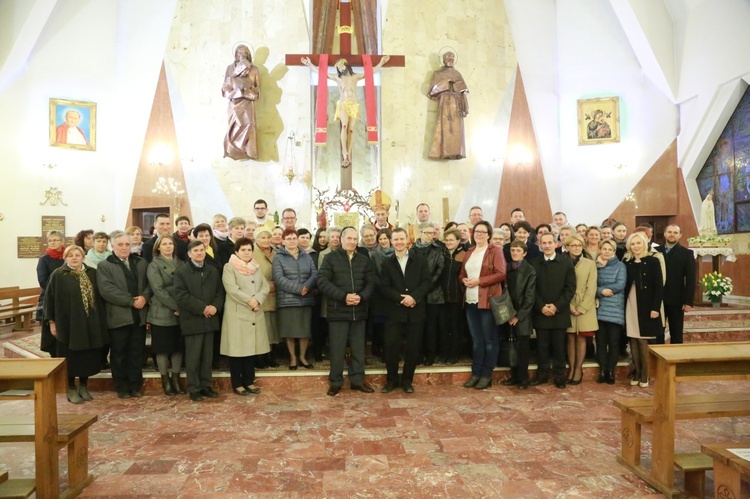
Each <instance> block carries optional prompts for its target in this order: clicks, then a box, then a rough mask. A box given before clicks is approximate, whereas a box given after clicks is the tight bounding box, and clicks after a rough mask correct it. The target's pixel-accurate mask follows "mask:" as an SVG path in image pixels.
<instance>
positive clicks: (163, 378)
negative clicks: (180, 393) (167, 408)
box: [161, 374, 177, 397]
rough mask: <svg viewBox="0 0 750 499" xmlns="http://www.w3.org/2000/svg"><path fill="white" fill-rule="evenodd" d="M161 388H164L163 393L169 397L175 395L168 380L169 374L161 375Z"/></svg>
mask: <svg viewBox="0 0 750 499" xmlns="http://www.w3.org/2000/svg"><path fill="white" fill-rule="evenodd" d="M161 388H162V390H164V395H169V396H170V397H173V396H175V395H177V392H175V391H174V388H172V384H171V383H170V382H169V375H167V374H162V375H161Z"/></svg>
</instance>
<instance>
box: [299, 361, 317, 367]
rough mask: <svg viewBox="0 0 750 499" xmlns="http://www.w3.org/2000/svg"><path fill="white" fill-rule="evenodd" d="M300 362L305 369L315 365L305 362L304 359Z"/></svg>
mask: <svg viewBox="0 0 750 499" xmlns="http://www.w3.org/2000/svg"><path fill="white" fill-rule="evenodd" d="M300 364H302V367H304V368H305V369H312V368H314V367H315V366H314V365H312V364H304V363H303V362H302V361H300Z"/></svg>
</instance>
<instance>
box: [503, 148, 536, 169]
mask: <svg viewBox="0 0 750 499" xmlns="http://www.w3.org/2000/svg"><path fill="white" fill-rule="evenodd" d="M508 159H509V160H510V162H511V164H514V165H518V166H531V162H532V161H533V159H534V157H533V155H532V154H531V151H529V149H528V148H526V147H524V146H513V147H511V148H510V151H509V154H508Z"/></svg>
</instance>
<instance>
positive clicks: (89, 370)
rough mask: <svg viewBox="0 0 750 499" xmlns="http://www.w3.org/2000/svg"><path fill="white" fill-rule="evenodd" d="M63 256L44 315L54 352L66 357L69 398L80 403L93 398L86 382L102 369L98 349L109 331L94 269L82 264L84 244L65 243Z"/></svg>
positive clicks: (106, 342) (51, 284)
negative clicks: (53, 338) (72, 244)
mask: <svg viewBox="0 0 750 499" xmlns="http://www.w3.org/2000/svg"><path fill="white" fill-rule="evenodd" d="M63 256H64V259H65V263H64V264H63V265H62V266H61V267H60V268H59V269H57V270H55V271H54V272H53V273H52V276H51V277H50V279H49V284H48V285H47V292H46V297H45V301H44V317H45V320H46V321H47V322H48V324H49V327H50V330H51V334H52V335H53V336H54V337H55V338H56V339H57V341H56V342H55V345H56V348H57V351H56V353H55V356H56V357H64V358H65V359H67V366H68V392H67V396H68V401H69V402H71V403H73V404H82V403H83V402H84V401H89V400H93V397H92V396H91V394H90V393H89V391H88V388H87V384H88V383H87V382H88V378H89V376H93V375H94V374H97V373H99V371H101V369H102V355H101V350H102V346H104V345H106V344H108V343H109V333H108V330H107V319H106V314H105V313H104V301H103V300H102V297H101V295H100V294H99V291H98V289H97V284H96V270H94V269H92V268H91V267H87V266H86V265H84V264H83V259H84V252H83V248H81V247H80V246H68V248H67V249H66V250H65V252H64V253H63ZM76 378H79V380H80V386H78V387H76V382H75V379H76Z"/></svg>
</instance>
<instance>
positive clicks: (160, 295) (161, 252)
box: [146, 235, 185, 396]
mask: <svg viewBox="0 0 750 499" xmlns="http://www.w3.org/2000/svg"><path fill="white" fill-rule="evenodd" d="M181 263H182V262H181V261H180V260H178V259H177V258H176V256H175V247H174V240H173V239H172V236H169V235H167V236H159V237H158V239H157V240H156V242H155V243H154V259H153V260H151V263H149V264H148V270H147V272H146V275H147V276H148V283H149V285H150V286H151V291H153V293H154V295H153V296H152V297H151V302H150V303H149V307H148V318H147V322H148V323H149V324H150V326H151V350H152V351H153V352H154V353H155V354H156V364H157V365H158V366H159V374H160V375H161V387H162V389H163V390H164V395H169V396H173V395H177V394H178V393H185V391H184V390H182V388H181V387H180V368H181V367H182V352H183V350H184V346H183V344H182V333H181V332H180V326H179V323H178V316H179V313H178V312H177V302H176V301H175V298H174V273H175V272H177V268H178V267H179V265H180V264H181ZM170 364H171V366H172V369H171V377H170V376H169V373H168V369H169V366H170Z"/></svg>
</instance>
